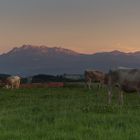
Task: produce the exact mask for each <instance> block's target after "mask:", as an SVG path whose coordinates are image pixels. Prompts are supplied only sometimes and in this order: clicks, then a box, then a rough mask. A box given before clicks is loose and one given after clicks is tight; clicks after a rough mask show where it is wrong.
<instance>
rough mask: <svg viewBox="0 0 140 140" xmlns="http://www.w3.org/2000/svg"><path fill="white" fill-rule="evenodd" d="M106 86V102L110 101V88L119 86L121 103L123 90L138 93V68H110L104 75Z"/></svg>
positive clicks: (139, 87) (139, 74) (139, 81)
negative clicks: (105, 75)
mask: <svg viewBox="0 0 140 140" xmlns="http://www.w3.org/2000/svg"><path fill="white" fill-rule="evenodd" d="M106 81H107V86H108V103H109V104H110V103H111V98H112V88H113V87H115V86H116V87H118V88H119V90H120V91H119V104H121V105H123V92H124V91H125V92H134V91H137V92H138V93H140V69H133V68H118V69H116V70H110V71H109V73H108V74H107V77H106Z"/></svg>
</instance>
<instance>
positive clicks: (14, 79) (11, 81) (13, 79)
mask: <svg viewBox="0 0 140 140" xmlns="http://www.w3.org/2000/svg"><path fill="white" fill-rule="evenodd" d="M20 79H21V78H20V77H19V76H10V77H7V78H6V80H5V87H6V88H11V89H13V88H16V89H18V88H19V86H20Z"/></svg>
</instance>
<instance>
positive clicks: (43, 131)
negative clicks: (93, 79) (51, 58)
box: [0, 86, 140, 140]
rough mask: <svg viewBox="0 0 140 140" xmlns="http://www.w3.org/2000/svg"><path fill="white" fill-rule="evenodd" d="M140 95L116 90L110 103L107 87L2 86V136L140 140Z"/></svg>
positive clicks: (9, 138) (14, 139)
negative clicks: (120, 101)
mask: <svg viewBox="0 0 140 140" xmlns="http://www.w3.org/2000/svg"><path fill="white" fill-rule="evenodd" d="M139 133H140V97H139V96H138V94H136V93H134V94H132V93H131V94H127V95H126V94H125V95H124V106H119V105H118V100H117V95H116V90H115V89H114V96H113V100H112V105H107V91H106V89H104V88H103V89H101V90H98V89H97V88H96V87H95V88H94V89H92V90H90V91H89V90H88V89H85V87H83V86H82V87H81V86H75V87H74V86H69V87H64V88H33V89H31V88H29V89H25V88H23V89H18V90H10V89H9V90H6V89H0V139H1V140H93V139H95V140H139V139H140V134H139Z"/></svg>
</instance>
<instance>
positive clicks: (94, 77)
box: [85, 70, 105, 89]
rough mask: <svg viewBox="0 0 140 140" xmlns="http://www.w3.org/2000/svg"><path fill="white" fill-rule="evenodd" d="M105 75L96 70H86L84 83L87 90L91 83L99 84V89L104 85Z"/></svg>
mask: <svg viewBox="0 0 140 140" xmlns="http://www.w3.org/2000/svg"><path fill="white" fill-rule="evenodd" d="M104 79H105V74H104V73H103V72H101V71H98V70H86V71H85V82H86V85H87V86H88V88H89V89H91V83H92V82H99V88H100V87H102V85H103V84H104Z"/></svg>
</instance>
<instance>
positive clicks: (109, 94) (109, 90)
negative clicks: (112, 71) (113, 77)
mask: <svg viewBox="0 0 140 140" xmlns="http://www.w3.org/2000/svg"><path fill="white" fill-rule="evenodd" d="M111 99H112V87H108V104H109V105H110V104H111Z"/></svg>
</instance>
